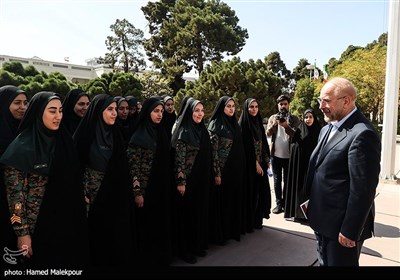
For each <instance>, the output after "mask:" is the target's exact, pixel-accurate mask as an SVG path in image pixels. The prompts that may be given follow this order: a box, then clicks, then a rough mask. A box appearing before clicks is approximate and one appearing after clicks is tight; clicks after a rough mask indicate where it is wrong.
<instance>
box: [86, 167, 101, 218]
mask: <svg viewBox="0 0 400 280" xmlns="http://www.w3.org/2000/svg"><path fill="white" fill-rule="evenodd" d="M104 175H105V173H104V172H101V171H97V170H94V169H92V168H89V167H86V168H85V173H84V175H83V190H84V193H85V201H86V203H87V211H88V212H89V209H90V206H91V205H92V204H93V201H94V200H95V199H96V196H97V192H98V191H99V189H100V185H101V182H102V181H103V178H104Z"/></svg>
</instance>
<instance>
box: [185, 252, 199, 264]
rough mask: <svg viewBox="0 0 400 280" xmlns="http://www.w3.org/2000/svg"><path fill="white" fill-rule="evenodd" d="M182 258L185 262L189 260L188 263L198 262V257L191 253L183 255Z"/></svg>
mask: <svg viewBox="0 0 400 280" xmlns="http://www.w3.org/2000/svg"><path fill="white" fill-rule="evenodd" d="M182 260H183V261H184V262H187V263H190V264H195V263H197V259H196V257H195V256H193V255H190V254H185V255H183V256H182Z"/></svg>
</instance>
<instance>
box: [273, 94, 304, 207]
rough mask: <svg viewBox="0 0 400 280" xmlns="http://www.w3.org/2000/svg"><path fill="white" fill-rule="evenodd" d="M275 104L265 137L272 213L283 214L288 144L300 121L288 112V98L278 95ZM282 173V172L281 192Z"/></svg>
mask: <svg viewBox="0 0 400 280" xmlns="http://www.w3.org/2000/svg"><path fill="white" fill-rule="evenodd" d="M276 102H277V104H278V113H276V114H274V115H272V116H271V117H270V118H269V119H268V125H267V135H268V136H269V137H271V164H272V172H273V173H274V190H275V201H276V207H275V208H274V209H273V210H272V213H274V214H279V213H282V212H283V206H284V204H285V198H284V196H285V193H286V184H287V178H288V167H289V157H290V142H291V140H292V137H293V135H294V133H295V131H296V129H297V127H298V126H299V125H300V119H299V118H298V117H296V116H293V115H291V114H290V112H289V104H290V97H289V96H287V95H280V96H279V97H278V98H277V99H276ZM282 171H283V180H284V181H283V192H282Z"/></svg>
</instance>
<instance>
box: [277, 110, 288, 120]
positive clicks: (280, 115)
mask: <svg viewBox="0 0 400 280" xmlns="http://www.w3.org/2000/svg"><path fill="white" fill-rule="evenodd" d="M287 116H288V111H286V110H281V111H279V112H278V114H276V119H277V120H278V121H279V122H281V123H282V122H285V121H286V117H287Z"/></svg>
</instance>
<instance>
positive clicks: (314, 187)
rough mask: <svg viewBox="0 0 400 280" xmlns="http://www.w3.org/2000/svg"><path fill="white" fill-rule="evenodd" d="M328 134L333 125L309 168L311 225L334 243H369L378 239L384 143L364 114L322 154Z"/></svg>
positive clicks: (353, 119)
mask: <svg viewBox="0 0 400 280" xmlns="http://www.w3.org/2000/svg"><path fill="white" fill-rule="evenodd" d="M327 130H328V126H325V127H324V128H323V129H322V130H321V132H320V135H319V141H318V145H317V147H316V148H315V150H314V151H313V153H312V155H311V159H310V163H309V173H308V177H307V182H306V184H307V187H311V191H310V201H309V204H308V210H307V216H308V219H309V224H310V226H311V228H312V229H313V230H314V231H316V232H318V233H320V234H322V235H324V236H327V237H329V238H332V239H337V238H338V235H339V232H341V233H342V234H343V235H344V236H346V237H347V238H350V239H351V240H355V241H358V240H365V239H367V238H370V237H371V236H372V233H373V227H374V216H375V209H374V198H375V192H376V187H377V185H378V181H379V173H380V157H381V141H380V139H379V137H378V135H377V133H376V131H375V129H374V128H373V127H372V125H371V124H370V122H369V121H368V120H367V119H366V118H365V117H364V116H363V115H362V114H361V113H360V111H359V110H357V111H355V112H354V113H353V115H351V116H350V117H349V118H348V119H347V120H346V121H345V122H344V123H343V124H342V125H341V127H339V128H338V130H337V131H336V133H335V134H334V135H333V136H332V138H331V139H330V140H329V142H328V143H327V144H326V145H325V147H323V148H322V150H321V146H322V142H321V139H323V138H324V136H325V134H326V132H327ZM320 150H321V151H320ZM318 154H319V156H318Z"/></svg>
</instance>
